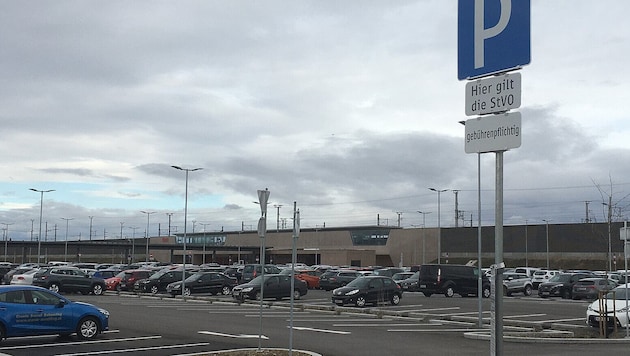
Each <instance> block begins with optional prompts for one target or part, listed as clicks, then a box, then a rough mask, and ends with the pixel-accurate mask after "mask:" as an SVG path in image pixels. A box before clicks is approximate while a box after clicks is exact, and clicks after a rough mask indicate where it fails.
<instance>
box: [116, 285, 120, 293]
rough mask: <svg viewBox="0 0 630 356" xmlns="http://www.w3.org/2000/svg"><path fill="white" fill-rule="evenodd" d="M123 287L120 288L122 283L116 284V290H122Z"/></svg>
mask: <svg viewBox="0 0 630 356" xmlns="http://www.w3.org/2000/svg"><path fill="white" fill-rule="evenodd" d="M120 290H121V288H120V284H117V285H116V292H120Z"/></svg>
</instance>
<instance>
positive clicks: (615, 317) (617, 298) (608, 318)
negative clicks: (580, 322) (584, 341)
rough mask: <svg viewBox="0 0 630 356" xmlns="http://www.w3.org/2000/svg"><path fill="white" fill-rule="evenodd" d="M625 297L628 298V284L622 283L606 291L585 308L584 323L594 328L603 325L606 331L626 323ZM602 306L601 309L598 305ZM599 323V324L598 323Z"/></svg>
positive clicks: (623, 325)
mask: <svg viewBox="0 0 630 356" xmlns="http://www.w3.org/2000/svg"><path fill="white" fill-rule="evenodd" d="M626 298H630V285H628V284H623V285H620V286H618V287H616V288H615V289H613V290H612V291H610V292H608V293H607V294H606V295H605V296H604V298H603V299H602V300H599V299H598V300H596V301H594V302H593V303H591V304H589V306H588V308H586V324H587V325H589V326H592V327H595V328H599V327H601V326H604V327H605V328H606V330H607V331H610V330H611V329H613V328H614V326H615V324H616V325H617V327H618V328H625V327H626V326H627V325H628V322H629V320H628V312H627V310H626V309H627V308H626V300H627V299H626ZM602 306H603V307H604V310H601V309H600V307H602ZM600 323H601V324H600Z"/></svg>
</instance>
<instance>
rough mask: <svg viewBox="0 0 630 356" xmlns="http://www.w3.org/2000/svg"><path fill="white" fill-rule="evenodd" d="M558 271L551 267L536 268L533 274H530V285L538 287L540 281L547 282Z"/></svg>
mask: <svg viewBox="0 0 630 356" xmlns="http://www.w3.org/2000/svg"><path fill="white" fill-rule="evenodd" d="M558 273H560V271H558V270H551V269H541V270H538V271H536V272H534V275H533V276H532V286H533V287H534V289H538V286H539V285H540V284H541V283H545V282H549V279H550V278H551V277H553V276H555V275H556V274H558Z"/></svg>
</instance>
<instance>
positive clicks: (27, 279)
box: [10, 268, 39, 286]
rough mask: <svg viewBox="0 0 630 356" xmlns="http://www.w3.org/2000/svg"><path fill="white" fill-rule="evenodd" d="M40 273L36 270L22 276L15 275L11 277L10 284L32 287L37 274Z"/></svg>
mask: <svg viewBox="0 0 630 356" xmlns="http://www.w3.org/2000/svg"><path fill="white" fill-rule="evenodd" d="M37 271H39V268H34V269H32V270H30V271H28V272H25V273H22V274H14V275H13V276H11V282H10V284H19V285H29V286H30V285H32V284H33V276H34V275H35V273H36V272H37Z"/></svg>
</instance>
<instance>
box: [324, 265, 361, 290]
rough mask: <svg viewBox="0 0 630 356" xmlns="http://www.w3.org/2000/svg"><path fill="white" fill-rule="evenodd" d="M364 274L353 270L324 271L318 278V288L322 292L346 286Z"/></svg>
mask: <svg viewBox="0 0 630 356" xmlns="http://www.w3.org/2000/svg"><path fill="white" fill-rule="evenodd" d="M363 275H364V274H363V273H362V272H361V271H355V270H351V269H350V270H335V271H326V272H324V274H322V275H321V276H319V287H320V288H321V289H323V290H326V291H329V290H333V289H335V288H339V287H343V286H345V285H346V284H348V283H350V282H352V281H353V280H355V279H356V278H357V277H361V276H363Z"/></svg>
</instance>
